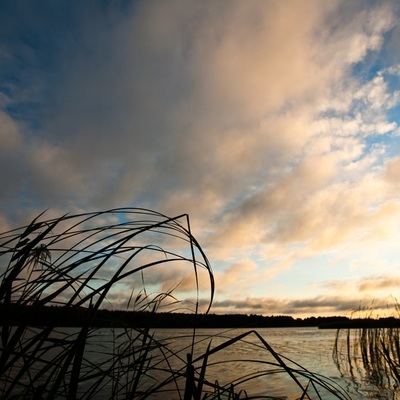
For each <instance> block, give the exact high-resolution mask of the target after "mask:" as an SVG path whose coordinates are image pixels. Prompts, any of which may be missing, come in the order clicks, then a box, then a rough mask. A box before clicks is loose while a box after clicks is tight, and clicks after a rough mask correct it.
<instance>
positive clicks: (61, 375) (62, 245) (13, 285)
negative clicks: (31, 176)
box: [0, 208, 393, 400]
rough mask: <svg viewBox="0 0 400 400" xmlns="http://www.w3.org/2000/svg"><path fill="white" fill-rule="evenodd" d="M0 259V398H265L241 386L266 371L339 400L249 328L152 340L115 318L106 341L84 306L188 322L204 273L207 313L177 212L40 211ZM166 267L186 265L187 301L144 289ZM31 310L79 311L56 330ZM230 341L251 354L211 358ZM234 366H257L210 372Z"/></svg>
mask: <svg viewBox="0 0 400 400" xmlns="http://www.w3.org/2000/svg"><path fill="white" fill-rule="evenodd" d="M0 256H1V258H0V259H1V264H0V268H1V269H0V273H1V274H0V306H1V307H2V310H3V312H4V313H3V317H2V326H1V330H0V335H1V338H0V339H1V343H0V346H1V354H0V397H1V399H7V400H8V399H17V398H18V399H21V398H23V399H32V400H39V399H48V400H53V399H68V400H75V399H81V400H83V399H102V398H105V399H123V400H125V399H145V398H156V396H157V395H158V396H160V397H159V398H173V399H185V400H189V399H193V400H197V399H220V398H224V399H239V398H269V399H272V398H274V397H273V396H268V395H267V394H266V393H263V394H262V395H258V396H253V397H251V396H250V395H248V394H247V393H246V391H245V390H244V389H242V387H243V386H242V385H243V384H248V383H249V382H252V381H254V380H256V379H259V378H260V377H261V378H263V379H266V378H268V380H267V381H268V382H269V383H270V384H271V385H273V382H274V377H275V376H277V374H285V375H286V376H287V377H288V379H289V381H290V382H291V383H293V385H294V386H295V387H296V388H297V389H296V390H297V394H296V398H300V399H306V398H307V399H311V398H320V393H329V394H330V395H331V396H334V397H336V398H339V399H349V396H348V395H347V394H346V393H345V392H344V391H343V390H342V389H341V388H340V387H338V386H337V385H336V384H334V383H333V382H332V381H330V380H329V379H327V378H324V377H323V376H320V375H318V374H314V373H312V372H310V371H308V370H306V369H304V368H302V367H301V366H299V365H298V364H296V363H294V362H293V361H291V360H289V359H287V358H285V357H284V356H282V355H279V354H278V353H276V352H275V351H274V350H273V349H272V348H271V346H270V345H269V344H268V343H267V342H266V341H265V340H264V339H263V337H262V336H260V335H259V334H258V333H257V332H256V331H249V332H246V333H243V334H241V335H237V336H235V337H233V338H232V337H223V336H222V335H221V336H219V337H218V336H214V337H206V338H202V337H200V336H198V335H197V332H196V329H193V330H192V332H191V334H190V337H185V338H184V337H181V338H179V337H178V338H175V339H176V340H174V338H160V337H158V336H156V334H155V331H153V330H151V329H150V327H148V326H147V327H146V326H136V325H135V326H133V327H132V326H125V327H123V328H121V327H120V325H118V326H119V327H118V328H115V329H114V328H112V327H111V328H107V332H108V333H107V335H108V336H107V335H105V334H104V332H102V330H101V328H98V327H95V326H94V321H95V316H96V311H97V310H99V309H104V308H107V307H111V305H112V303H113V301H114V302H115V301H117V302H118V306H119V307H124V308H125V309H126V310H140V311H149V312H151V313H156V312H157V311H159V310H161V309H162V310H166V309H168V310H171V312H173V311H174V310H182V309H185V310H186V311H188V312H189V311H190V312H192V313H193V316H194V319H195V318H196V315H197V313H198V312H199V310H198V304H199V299H200V281H201V280H204V277H206V279H207V282H208V286H209V294H208V295H209V303H208V309H207V311H208V310H209V308H210V307H211V304H212V300H213V297H214V278H213V273H212V270H211V266H210V263H209V261H208V259H207V257H206V255H205V253H204V251H203V250H202V248H201V247H200V245H199V243H198V242H197V240H196V239H195V238H194V237H193V235H192V233H191V228H190V223H189V217H188V216H187V215H186V214H182V215H179V216H177V217H173V218H170V217H167V216H165V215H163V214H160V213H158V212H154V211H151V210H147V209H137V208H125V209H113V210H108V211H104V212H97V213H82V214H77V215H63V216H61V217H59V218H54V219H47V220H46V219H44V218H43V215H40V216H38V217H37V218H36V219H34V220H33V221H32V222H31V223H30V224H29V225H28V226H25V227H23V228H19V229H14V230H11V231H8V232H5V233H3V234H1V235H0ZM176 264H178V265H179V266H181V265H182V264H183V265H185V266H186V267H187V268H190V269H191V270H192V273H193V276H194V287H193V289H194V293H195V296H196V298H195V300H194V301H193V302H192V303H190V304H187V303H185V302H183V301H180V300H179V299H178V298H177V297H176V294H175V293H174V288H175V287H176V286H172V287H171V288H170V289H167V290H161V291H160V292H155V293H152V292H150V291H149V289H148V288H149V286H150V287H152V288H153V290H157V286H154V282H153V281H151V280H150V281H151V284H147V277H148V276H147V272H151V271H152V270H154V269H156V268H158V269H160V268H169V271H170V273H171V274H173V273H174V272H173V271H174V270H173V268H172V267H173V266H174V265H176ZM204 273H205V274H204ZM160 283H162V282H160ZM177 284H179V282H178V283H177ZM152 285H153V286H152ZM125 293H128V294H127V295H126V294H125ZM123 296H125V297H123ZM121 297H123V298H122V300H123V301H121ZM43 306H57V307H59V310H60V313H62V312H63V310H71V309H73V310H74V311H76V313H75V314H73V315H80V312H81V311H82V313H81V314H82V315H84V317H83V318H81V319H80V320H79V323H77V324H76V327H74V328H60V327H57V326H56V324H54V323H53V322H54V321H52V320H51V319H49V320H48V322H47V323H46V324H41V325H40V326H32V324H31V323H27V322H24V321H28V320H29V318H28V317H29V316H30V314H31V313H35V311H37V312H38V310H43ZM13 313H14V315H13ZM15 313H19V315H15ZM32 315H33V314H32ZM15 321H18V323H15ZM21 321H22V322H21ZM33 325H34V324H33ZM250 337H252V338H253V339H252V340H251V341H249V340H248V339H249V338H250ZM217 339H218V341H219V342H218V344H216V345H215V346H212V343H213V341H215V340H217ZM254 339H255V341H254ZM206 341H207V345H206V346H204V345H205V343H206ZM183 343H186V344H183ZM180 344H181V345H180ZM239 344H241V345H247V346H249V345H251V346H256V347H257V348H258V349H262V351H263V357H262V358H261V359H259V360H254V359H251V360H243V359H235V357H233V358H229V357H227V356H224V357H219V356H220V355H221V354H222V353H224V352H227V353H228V354H230V355H231V354H233V355H234V354H235V353H234V352H233V353H232V352H230V349H232V348H233V347H234V346H237V345H239ZM177 346H178V347H177ZM388 351H390V352H391V351H393V349H392V348H388ZM216 355H218V357H219V358H218V357H217V358H215V356H216ZM238 362H241V363H242V362H247V363H254V364H256V365H257V368H256V369H254V370H253V372H250V373H247V374H246V375H244V376H239V377H235V378H232V379H230V380H229V379H228V381H227V382H222V376H215V375H212V374H211V372H212V371H214V372H215V368H216V367H220V366H221V365H223V364H224V363H238ZM235 365H236V364H235ZM239 372H240V370H239Z"/></svg>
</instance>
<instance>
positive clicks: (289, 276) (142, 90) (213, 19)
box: [0, 0, 400, 317]
mask: <svg viewBox="0 0 400 400" xmlns="http://www.w3.org/2000/svg"><path fill="white" fill-rule="evenodd" d="M399 88H400V4H399V3H398V2H397V1H366V0H360V1H357V0H352V1H336V0H325V1H322V0H320V1H312V0H310V1H309V0H301V1H300V0H298V1H295V0H287V1H272V0H261V1H258V0H249V1H236V0H231V1H224V0H221V1H211V0H204V1H201V2H199V1H175V0H165V1H151V2H150V1H133V0H132V1H129V0H116V1H105V0H99V1H94V0H93V1H84V2H81V1H75V2H71V1H69V0H68V1H67V0H57V1H53V0H41V1H40V2H32V1H29V0H17V1H15V0H5V1H2V2H1V4H0V183H1V192H0V231H2V232H4V231H6V230H8V229H11V228H13V227H18V226H22V225H23V224H25V223H28V222H29V221H30V220H32V218H34V217H35V216H36V215H38V214H39V213H41V212H42V211H44V210H47V212H46V215H48V216H49V217H52V216H57V215H62V214H64V213H65V212H70V213H74V212H87V211H97V210H106V209H110V208H114V207H146V208H150V209H154V210H157V211H159V212H162V213H164V214H166V215H169V216H175V215H180V214H182V213H188V214H189V216H190V220H191V228H192V232H193V234H194V236H195V237H196V238H197V240H198V241H199V242H200V244H201V245H202V247H203V249H204V251H205V252H206V254H207V256H208V258H209V260H210V262H211V265H212V267H213V270H214V274H215V281H216V294H215V299H214V304H213V307H212V310H211V311H212V312H215V313H251V314H264V315H282V314H285V315H292V316H294V317H307V316H318V315H324V316H329V315H346V316H351V315H354V313H355V312H358V311H357V310H360V309H362V310H373V312H374V313H375V315H377V316H386V315H390V314H391V313H392V306H393V304H397V299H398V298H399V296H400V268H399V264H400V246H399V241H400V178H399V177H400V129H399V120H400V114H399V113H400V91H399ZM186 274H187V272H186V271H184V270H183V269H177V270H176V271H168V273H167V272H166V271H162V272H160V274H159V275H158V278H159V279H160V280H163V279H164V280H165V279H167V280H168V279H171V276H173V277H174V278H176V279H178V280H179V279H181V280H184V279H186V278H187V276H186ZM160 285H162V282H160ZM177 290H178V291H179V290H182V291H184V285H182V287H181V289H179V288H178V289H177ZM182 295H183V296H184V295H185V294H184V293H183V294H182Z"/></svg>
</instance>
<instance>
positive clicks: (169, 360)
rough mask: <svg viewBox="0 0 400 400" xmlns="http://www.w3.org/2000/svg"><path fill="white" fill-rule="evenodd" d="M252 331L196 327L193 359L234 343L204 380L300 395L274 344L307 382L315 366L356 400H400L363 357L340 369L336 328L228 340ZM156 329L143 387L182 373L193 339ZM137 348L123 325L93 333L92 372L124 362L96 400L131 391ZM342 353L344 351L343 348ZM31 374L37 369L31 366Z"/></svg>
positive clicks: (213, 361)
mask: <svg viewBox="0 0 400 400" xmlns="http://www.w3.org/2000/svg"><path fill="white" fill-rule="evenodd" d="M62 329H63V331H62V332H61V333H60V334H59V335H62V334H64V331H65V334H66V335H73V334H74V330H73V328H69V329H65V328H62ZM248 331H249V330H248V329H234V330H222V329H208V330H205V329H200V330H198V331H197V335H196V342H195V345H194V358H196V357H198V356H200V355H201V354H203V353H204V352H205V350H206V348H207V346H208V345H209V343H210V342H211V349H213V348H216V347H217V346H220V345H222V344H223V343H230V344H229V346H226V347H224V348H222V349H221V350H219V351H217V352H216V353H215V354H212V355H211V356H210V357H209V359H208V361H207V370H206V379H207V380H208V381H209V382H215V381H218V383H219V384H220V385H228V386H229V383H231V382H232V383H234V384H235V385H237V386H236V393H237V392H239V390H241V389H242V390H245V391H246V392H247V394H248V395H249V396H250V395H258V396H261V395H263V396H270V397H269V398H279V399H288V400H295V399H298V398H300V397H301V391H299V388H298V386H297V385H296V384H295V382H294V381H293V379H292V378H290V376H289V375H288V373H287V372H283V370H282V368H280V367H279V366H278V365H277V364H278V362H277V359H276V358H275V357H274V355H273V354H272V352H271V349H270V348H269V347H268V346H271V347H272V349H273V350H274V351H275V352H276V353H278V354H279V355H280V356H284V357H285V358H282V359H283V361H284V362H285V364H286V365H287V366H289V367H290V368H292V369H293V370H294V371H295V376H296V378H297V379H299V381H301V382H302V383H303V384H305V385H306V384H307V382H308V379H307V376H308V375H309V372H308V371H311V372H313V373H314V374H319V375H321V376H323V377H324V378H323V382H325V383H328V384H329V385H332V387H334V386H335V385H339V386H340V387H341V388H343V389H344V391H345V392H346V395H347V396H348V397H347V398H351V399H354V400H361V399H383V400H389V399H390V400H400V396H399V395H398V393H396V392H395V391H393V390H387V387H388V386H389V387H390V386H391V385H392V383H391V382H390V380H389V381H384V382H382V380H381V382H380V383H379V382H377V381H376V380H374V379H373V377H368V376H367V374H366V373H365V371H364V369H363V367H362V364H361V362H359V360H358V362H357V360H353V364H352V368H349V367H348V363H347V362H345V361H346V360H345V361H344V362H342V363H341V369H340V370H339V369H338V367H337V365H336V364H335V362H334V361H333V357H332V352H333V349H334V344H335V338H336V331H335V330H319V329H317V328H267V329H265V328H264V329H257V332H258V333H259V334H260V336H261V337H262V339H263V340H265V342H266V343H267V344H265V343H263V342H262V340H261V339H260V338H259V337H257V336H256V335H254V334H250V335H248V336H246V337H244V338H243V339H242V340H240V341H237V342H232V343H231V342H229V341H230V340H231V339H232V338H235V337H238V336H239V335H241V334H243V333H245V332H248ZM153 333H154V338H155V339H157V340H159V341H160V343H162V345H165V347H162V350H160V349H159V348H156V349H155V350H153V351H152V358H151V361H150V363H149V364H147V368H148V374H146V375H141V381H140V382H139V383H140V386H139V387H140V388H143V389H144V390H147V388H148V387H150V386H151V385H154V384H155V383H156V382H157V381H163V380H164V379H166V378H168V377H169V376H170V373H168V372H165V371H169V370H170V369H172V370H174V371H179V370H181V371H182V372H184V369H185V365H186V355H187V353H188V352H189V351H190V349H191V343H192V341H191V335H192V330H189V329H188V330H186V329H178V330H172V329H159V330H155V331H154V332H153ZM68 337H69V338H70V337H71V336H68ZM131 339H132V338H131ZM342 342H343V343H342ZM133 343H138V341H137V340H136V341H134V340H133ZM341 343H342V344H343V345H344V344H345V338H344V337H343V340H341V341H339V344H341ZM134 348H135V349H137V348H141V346H140V345H139V346H133V347H132V346H131V345H129V340H127V337H126V336H125V333H124V331H123V330H122V329H106V328H102V329H99V330H97V331H96V332H95V335H94V336H93V337H92V339H91V341H90V345H89V346H87V348H86V353H85V358H86V360H87V364H86V365H87V366H88V368H87V371H88V372H90V371H93V366H95V367H96V368H98V369H99V371H100V370H103V371H104V370H106V369H107V368H108V366H109V365H110V362H115V359H116V357H113V356H112V354H119V355H124V358H123V361H118V365H117V364H115V365H116V366H117V367H118V368H117V369H118V371H119V372H118V374H115V373H113V374H110V376H112V381H113V383H112V384H110V383H107V382H110V380H106V381H105V384H104V387H102V389H101V390H100V391H99V393H97V394H96V395H95V396H94V397H93V398H94V399H96V400H103V399H109V398H110V392H111V390H114V391H115V389H118V390H120V396H119V397H118V398H119V399H123V398H124V394H123V393H124V391H125V392H127V391H128V390H129V384H130V382H132V380H133V379H132V378H133V374H132V368H131V367H130V366H131V365H133V364H134V363H136V364H135V365H137V360H138V359H139V358H140V353H137V352H135V351H133V349H134ZM343 349H344V348H343ZM53 353H54V354H52V357H57V354H56V351H54V350H53ZM343 353H345V351H344V350H343ZM46 357H47V356H46ZM113 360H114V361H113ZM295 363H297V364H298V365H297V364H295ZM89 364H91V365H89ZM200 365H201V362H197V363H195V366H196V367H199V366H200ZM300 366H301V367H300ZM278 367H279V368H278ZM30 373H33V371H31V372H30ZM255 375H257V377H256V378H254V379H251V380H249V379H246V378H247V377H250V376H252V377H254V376H255ZM321 379H322V378H321ZM21 382H22V379H21ZM91 384H93V381H91V380H90V379H88V380H86V381H85V382H84V383H82V385H81V394H82V393H84V391H86V390H87V388H88V387H90V385H91ZM183 384H184V383H183V381H182V382H181V383H179V384H178V388H176V386H175V384H174V383H171V384H170V385H167V386H165V387H164V389H170V390H171V391H170V392H163V393H162V394H160V395H158V396H157V395H155V394H154V396H152V397H151V398H154V399H158V398H159V399H166V400H168V399H171V400H172V399H173V400H175V399H178V398H179V396H178V395H177V389H178V390H181V391H182V393H183ZM382 384H385V385H386V389H384V388H383V387H382ZM318 392H319V393H320V394H321V395H322V398H323V399H324V400H331V399H335V398H336V397H335V396H333V395H332V394H330V393H329V392H328V391H326V390H324V389H323V388H322V387H318ZM311 393H312V392H311ZM0 397H1V396H0ZM60 398H61V397H60ZM82 398H84V397H82ZM312 398H318V396H317V395H315V396H313V397H312Z"/></svg>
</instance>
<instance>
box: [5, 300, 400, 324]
mask: <svg viewBox="0 0 400 400" xmlns="http://www.w3.org/2000/svg"><path fill="white" fill-rule="evenodd" d="M0 321H1V324H2V325H15V326H17V325H30V326H72V327H73V326H83V325H86V324H88V325H89V326H92V327H137V328H141V327H150V328H193V327H198V328H274V327H276V328H277V327H319V328H323V329H338V328H360V327H394V326H400V320H399V319H398V318H392V317H391V318H379V319H370V318H366V319H360V318H358V319H349V318H347V317H344V316H334V317H308V318H304V319H302V318H293V317H291V316H287V315H271V316H263V315H256V314H250V315H249V314H197V315H194V314H189V313H176V312H175V313H167V312H157V313H155V312H148V311H125V310H107V309H103V310H97V311H96V310H93V309H91V308H82V307H73V306H70V307H66V306H63V307H56V306H50V307H49V306H37V305H36V306H19V305H17V304H9V305H8V306H7V307H5V306H4V305H2V304H0Z"/></svg>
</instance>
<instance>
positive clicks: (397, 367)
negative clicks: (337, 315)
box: [333, 327, 400, 398]
mask: <svg viewBox="0 0 400 400" xmlns="http://www.w3.org/2000/svg"><path fill="white" fill-rule="evenodd" d="M333 359H334V362H335V363H336V365H337V367H338V369H339V371H340V372H342V373H343V374H345V375H347V376H350V377H352V379H353V380H354V381H355V382H357V381H360V380H363V381H364V384H365V386H366V387H368V386H371V387H376V388H377V389H378V390H377V391H379V392H380V393H381V395H382V396H383V393H388V396H389V397H388V398H392V396H393V393H396V392H397V390H398V388H399V386H400V328H398V327H375V328H371V327H360V328H353V329H338V330H337V332H336V340H335V346H334V350H333ZM371 390H373V389H371Z"/></svg>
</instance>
